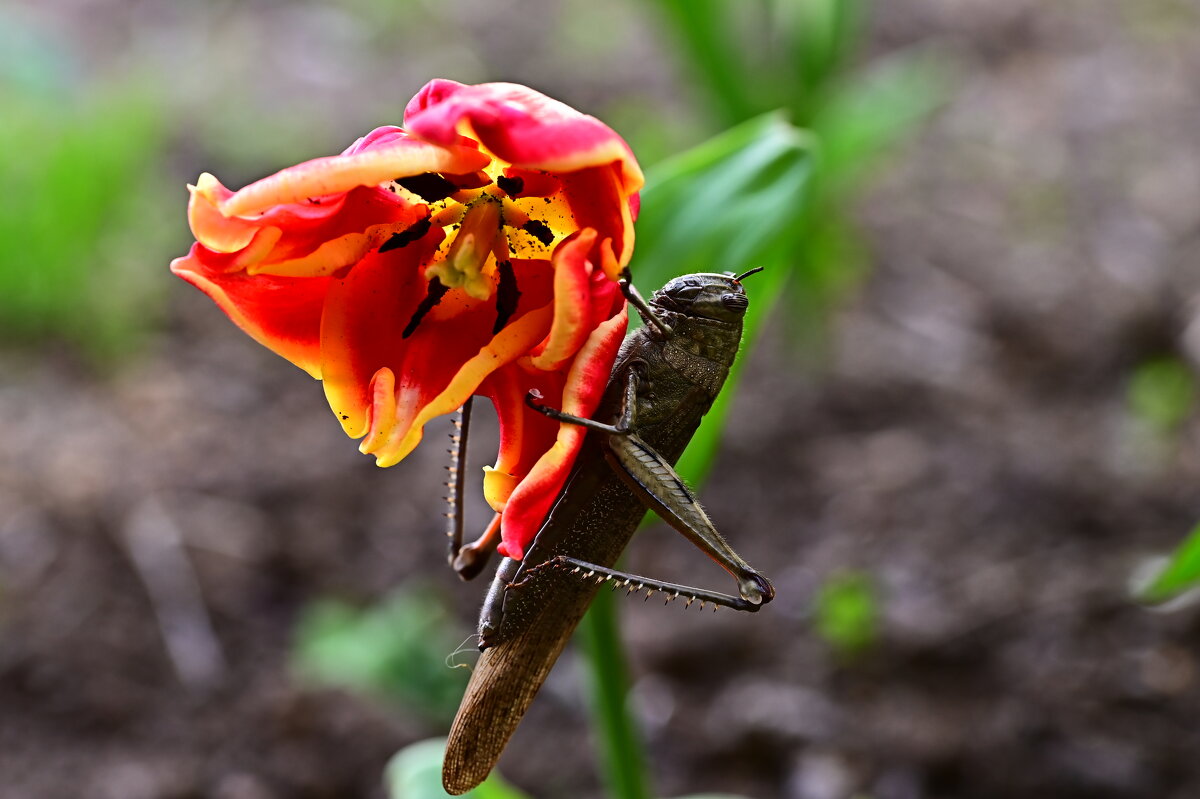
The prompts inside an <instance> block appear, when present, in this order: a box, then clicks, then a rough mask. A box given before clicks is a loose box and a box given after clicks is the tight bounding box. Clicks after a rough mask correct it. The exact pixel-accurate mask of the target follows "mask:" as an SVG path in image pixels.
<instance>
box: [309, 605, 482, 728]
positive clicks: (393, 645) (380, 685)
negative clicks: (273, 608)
mask: <svg viewBox="0 0 1200 799" xmlns="http://www.w3.org/2000/svg"><path fill="white" fill-rule="evenodd" d="M461 640H462V636H461V635H460V634H459V631H457V630H455V624H454V621H453V619H452V618H451V616H450V613H449V612H448V611H447V610H446V608H445V606H444V605H443V603H441V602H440V601H438V600H437V599H436V597H434V596H433V595H432V594H427V593H421V592H416V591H406V592H400V593H396V594H393V595H392V596H391V597H389V598H388V599H387V600H385V601H384V602H381V603H380V604H378V605H375V606H371V607H367V608H358V607H355V606H353V605H350V604H348V603H346V602H342V601H339V600H334V599H324V600H319V601H317V602H314V603H313V604H312V605H310V606H309V607H308V608H307V609H306V610H305V611H304V613H303V615H302V616H301V618H300V622H299V624H298V626H297V629H296V636H295V644H294V648H293V652H292V659H293V662H294V663H295V666H296V669H297V671H298V672H299V674H300V675H301V676H302V677H303V678H305V679H308V680H311V681H313V682H317V683H321V684H326V685H334V686H339V687H343V688H349V689H352V690H355V691H359V692H361V693H365V694H368V695H373V696H380V697H383V698H388V699H393V700H397V701H399V702H402V703H403V704H404V705H405V706H407V707H410V708H412V709H414V710H416V711H418V712H420V713H423V714H424V715H425V716H427V717H428V718H429V719H430V720H432V721H438V722H441V721H449V719H450V718H451V717H453V715H454V711H455V709H456V708H457V707H458V700H459V698H460V697H461V696H462V692H463V690H464V689H465V688H466V683H467V678H468V676H469V674H468V671H467V669H455V668H450V667H449V666H448V665H447V662H446V656H447V655H448V654H450V653H451V652H453V651H455V649H456V647H457V646H458V645H459V642H460V641H461Z"/></svg>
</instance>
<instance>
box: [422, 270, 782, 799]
mask: <svg viewBox="0 0 1200 799" xmlns="http://www.w3.org/2000/svg"><path fill="white" fill-rule="evenodd" d="M757 271H758V270H757V269H753V270H751V271H750V272H746V273H745V274H742V275H739V276H737V277H733V276H730V275H721V274H696V275H687V276H684V277H679V278H675V279H674V280H672V281H670V282H669V283H667V285H666V286H664V287H663V288H662V289H661V290H659V291H657V292H655V294H654V295H653V296H652V297H651V299H650V302H649V304H647V303H646V302H645V301H644V300H643V299H642V298H641V296H640V295H639V294H638V293H637V292H636V290H634V288H633V286H632V284H630V283H629V281H628V280H622V282H621V286H622V290H623V291H624V292H625V295H626V297H627V298H628V299H629V301H630V303H631V304H632V305H633V306H634V307H635V308H636V309H637V310H638V312H639V313H640V314H641V316H642V319H643V321H644V322H645V323H646V324H645V327H642V328H640V329H638V330H635V331H634V332H632V333H630V334H629V335H628V336H627V337H626V339H625V341H624V343H623V344H622V346H621V350H620V353H619V354H618V356H617V359H616V363H615V364H614V366H613V371H612V374H611V376H610V377H609V382H608V387H607V389H606V390H605V394H604V397H603V399H602V400H601V402H600V405H599V407H598V409H597V411H596V413H595V417H596V418H597V419H607V420H612V423H610V424H609V423H603V422H598V421H593V420H591V419H582V418H578V417H573V416H569V415H567V414H564V413H561V412H559V411H556V410H553V409H551V408H547V407H544V406H542V405H540V404H538V403H537V402H536V400H537V399H540V397H537V396H533V395H531V396H529V397H527V398H526V402H527V403H528V404H529V405H530V407H532V408H534V409H535V410H538V411H540V412H541V413H544V414H546V415H547V416H550V417H551V418H553V419H557V420H559V421H562V422H567V423H571V424H578V425H583V426H584V427H587V428H588V429H589V431H590V432H589V434H588V435H587V437H586V439H585V441H584V445H583V448H582V449H581V451H580V453H579V455H578V457H577V459H576V462H575V466H574V469H573V471H572V473H571V475H570V477H569V478H568V480H567V482H566V484H565V486H564V487H563V490H562V492H561V493H560V494H559V497H558V499H557V501H556V503H555V505H554V507H553V508H552V509H551V511H550V513H549V515H548V516H547V517H546V520H545V522H544V523H543V524H542V527H541V529H540V530H539V531H538V533H537V536H536V537H535V538H534V540H533V543H532V544H531V546H530V547H529V551H528V552H527V553H526V554H525V557H524V559H523V560H520V561H516V560H512V559H509V558H505V559H504V560H503V561H502V562H501V563H500V566H499V568H498V569H497V571H496V577H495V579H494V580H493V581H492V585H491V588H490V589H489V591H488V594H487V598H486V600H485V601H484V605H483V610H482V613H481V615H480V620H479V648H480V649H481V650H482V651H483V654H482V655H481V657H480V659H479V662H478V664H477V665H476V666H475V669H474V671H473V672H472V675H471V681H470V684H469V685H468V686H467V691H466V694H465V695H464V696H463V700H462V704H461V705H460V706H459V709H458V715H457V716H456V717H455V719H454V724H453V726H452V727H451V730H450V737H449V740H448V742H447V745H446V757H445V760H444V762H443V767H442V783H443V785H444V787H445V789H446V790H447V791H449V792H450V793H452V794H461V793H465V792H466V791H468V790H470V789H471V788H474V787H475V786H476V785H478V784H479V783H480V782H482V781H483V780H484V778H485V777H487V775H488V773H489V772H490V771H491V770H492V767H493V766H494V765H495V763H496V761H497V759H499V757H500V753H501V752H502V751H503V749H504V747H505V745H506V744H507V743H508V739H509V737H510V736H511V735H512V733H513V730H515V729H516V726H517V724H518V723H519V722H520V720H521V717H522V716H524V714H525V711H526V710H527V709H528V707H529V704H530V702H532V701H533V697H534V695H535V694H536V693H537V692H538V689H539V688H541V686H542V683H543V682H544V681H545V679H546V676H547V674H549V672H550V669H551V667H552V666H553V665H554V662H555V661H556V660H557V659H558V656H559V654H560V653H561V652H562V650H563V647H564V646H565V645H566V643H567V640H568V639H569V638H570V637H571V633H572V632H573V631H574V630H575V627H576V625H577V624H578V623H579V620H580V619H581V618H582V617H583V614H584V612H585V611H586V610H587V608H588V605H589V604H591V601H592V598H593V596H594V595H595V593H596V591H597V590H598V588H599V586H600V585H601V584H602V583H605V582H611V583H614V584H615V585H620V586H624V587H626V588H627V589H629V590H630V591H633V590H637V591H642V592H646V593H647V594H648V595H649V593H651V592H653V591H661V592H664V593H665V594H666V595H667V601H671V600H673V599H677V598H679V597H684V598H685V600H686V603H687V604H688V605H691V604H692V602H694V601H699V602H700V603H701V606H703V605H704V604H705V603H713V604H714V606H715V605H723V606H726V607H730V608H734V609H736V610H749V611H755V610H758V609H759V608H760V607H761V606H762V605H763V604H765V603H767V602H769V601H771V599H772V598H773V597H774V596H775V589H774V588H773V587H772V586H771V584H770V582H768V581H767V580H766V578H764V577H763V576H762V575H760V574H759V573H758V572H757V571H755V570H754V569H752V568H751V567H750V565H749V564H747V563H746V562H745V561H744V560H742V558H741V557H740V556H739V555H738V554H737V553H736V552H734V551H733V549H732V548H731V547H730V546H729V545H728V544H727V543H726V542H725V540H724V539H723V538H722V537H721V534H720V533H718V532H717V530H716V528H715V527H713V524H712V522H711V521H710V520H709V518H708V516H707V514H705V512H704V510H703V509H702V508H701V507H700V504H699V502H697V500H696V498H695V496H694V495H693V494H692V492H691V490H690V489H689V488H688V487H687V486H686V485H685V484H684V482H683V480H682V479H681V478H680V477H679V475H678V474H676V472H675V470H674V468H673V465H674V464H675V462H676V461H677V460H678V459H679V456H680V455H681V454H682V453H683V450H684V447H686V446H687V443H688V441H690V440H691V438H692V435H693V434H694V433H695V431H696V428H697V427H698V426H699V424H700V419H701V417H702V416H704V414H705V413H706V412H707V411H708V410H709V408H710V407H712V404H713V401H714V400H715V399H716V397H717V394H718V393H719V392H720V391H721V387H722V386H723V385H724V383H725V379H726V377H727V376H728V374H729V368H730V366H731V365H732V364H733V360H734V357H735V356H736V355H737V351H738V346H739V344H740V343H741V338H742V318H743V316H744V315H745V313H746V309H747V307H748V306H749V300H748V299H747V298H746V293H745V290H744V289H743V288H742V284H741V279H742V278H744V277H746V276H747V275H749V274H752V273H754V272H757ZM467 414H469V407H465V408H464V418H463V421H462V430H461V434H460V435H459V436H458V441H459V451H457V452H455V453H453V454H454V455H455V463H454V465H453V466H452V471H454V472H455V477H454V478H452V480H451V485H452V486H455V487H456V488H455V491H454V492H452V493H453V494H455V496H454V497H452V498H451V500H452V504H453V505H454V508H455V511H454V512H453V513H452V514H451V515H452V516H453V517H454V523H453V525H452V529H451V532H450V535H451V561H452V563H453V564H454V567H455V569H456V570H457V571H458V572H459V574H460V575H463V576H464V578H466V577H470V576H473V575H474V574H477V573H478V572H479V570H480V569H481V568H482V561H483V560H484V559H485V558H486V556H487V553H488V551H489V546H494V543H490V544H489V543H485V542H494V540H495V535H494V530H493V531H492V533H493V534H492V535H490V536H489V534H487V533H485V535H484V536H483V537H482V538H481V539H480V542H477V543H476V544H472V545H469V546H466V547H461V541H462V515H461V512H460V511H459V509H460V508H461V507H462V506H461V501H456V500H461V488H462V476H463V475H462V472H463V467H464V463H465V459H464V458H463V454H464V453H465V445H466V433H467V426H468V425H469V419H470V417H469V415H467ZM650 508H653V509H654V511H655V512H656V513H657V514H658V515H659V516H660V517H661V518H662V519H663V520H665V521H666V522H668V523H669V524H670V525H671V526H673V527H675V528H676V529H677V530H679V532H681V533H683V534H684V535H685V536H686V537H687V538H688V539H689V540H691V541H692V543H694V544H695V545H696V546H698V547H699V548H700V549H701V550H703V551H704V552H705V553H706V554H707V555H708V556H709V557H711V558H712V559H713V560H715V561H716V562H717V563H719V564H720V565H721V566H722V567H723V568H724V569H725V570H726V571H728V572H729V573H730V574H731V575H733V577H734V578H735V579H736V580H737V585H738V594H739V595H738V596H731V595H728V594H721V593H716V592H713V591H705V590H701V589H696V588H689V587H687V586H683V585H675V584H673V583H666V582H662V581H660V580H653V579H649V578H645V577H638V576H636V575H632V574H626V573H624V572H620V571H617V570H615V569H613V568H612V566H613V564H614V563H615V562H616V560H617V558H618V557H619V556H620V554H621V552H622V551H623V550H624V549H625V546H626V545H627V544H628V543H629V540H630V539H631V538H632V537H633V534H634V532H635V531H636V530H637V527H638V524H639V522H641V520H642V517H643V516H644V515H645V514H646V511H647V510H648V509H650ZM494 524H495V523H493V525H494ZM714 609H715V607H714Z"/></svg>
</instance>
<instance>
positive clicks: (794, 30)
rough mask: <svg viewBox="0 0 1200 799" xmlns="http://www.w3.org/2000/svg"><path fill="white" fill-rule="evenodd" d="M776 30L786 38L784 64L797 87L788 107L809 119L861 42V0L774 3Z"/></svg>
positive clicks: (798, 116) (862, 10)
mask: <svg viewBox="0 0 1200 799" xmlns="http://www.w3.org/2000/svg"><path fill="white" fill-rule="evenodd" d="M774 5H775V12H776V15H777V25H776V27H777V28H778V29H779V30H781V31H782V32H783V33H784V35H785V36H786V37H787V38H786V41H787V43H788V48H787V50H788V52H787V57H788V58H787V60H788V61H789V62H790V63H792V64H794V65H795V70H796V74H797V77H798V86H797V87H796V89H795V90H794V94H795V97H794V99H793V101H792V103H791V106H792V108H793V109H794V110H795V111H796V113H797V117H796V118H797V119H798V120H807V119H809V116H810V113H811V109H813V108H815V107H816V106H817V105H818V104H819V102H820V100H821V98H822V95H823V94H824V92H825V90H826V87H827V85H828V84H829V82H830V79H831V78H833V77H834V76H836V75H837V74H839V73H840V71H841V70H842V69H844V68H845V66H846V64H847V62H849V60H850V57H851V56H852V55H853V53H854V50H855V49H856V48H857V46H858V43H859V41H860V40H861V38H862V35H861V31H862V21H863V12H864V10H865V9H864V5H865V4H864V2H862V0H776V2H775V4H774Z"/></svg>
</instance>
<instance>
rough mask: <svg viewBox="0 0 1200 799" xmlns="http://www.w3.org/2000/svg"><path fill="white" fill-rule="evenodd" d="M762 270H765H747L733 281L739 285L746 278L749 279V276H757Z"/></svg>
mask: <svg viewBox="0 0 1200 799" xmlns="http://www.w3.org/2000/svg"><path fill="white" fill-rule="evenodd" d="M764 269H766V267H765V266H756V267H754V268H753V269H747V270H746V271H745V272H742V273H741V274H740V275H738V276H737V277H735V278H734V280H736V281H737V282H739V283H741V282H742V281H743V280H745V279H746V278H748V277H750V276H751V275H757V274H758V273H759V272H761V271H762V270H764Z"/></svg>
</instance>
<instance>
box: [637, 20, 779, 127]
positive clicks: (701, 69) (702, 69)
mask: <svg viewBox="0 0 1200 799" xmlns="http://www.w3.org/2000/svg"><path fill="white" fill-rule="evenodd" d="M657 5H658V7H659V8H660V9H661V11H662V13H663V16H664V17H665V19H666V20H667V22H668V23H669V24H670V26H671V28H672V29H673V32H674V34H675V36H676V38H677V39H678V42H679V45H680V49H681V50H683V52H684V54H685V55H686V56H687V57H688V60H689V65H690V67H691V70H692V73H693V81H694V82H696V83H698V84H699V85H701V86H703V87H704V88H705V89H707V91H708V94H709V99H710V101H711V102H712V104H713V105H714V106H715V110H716V112H717V114H718V116H719V117H721V118H722V119H723V120H724V121H725V122H726V123H727V124H728V123H734V122H740V121H741V120H743V119H746V118H747V117H749V116H751V115H752V114H754V112H755V110H756V108H755V103H754V102H753V101H752V100H751V99H750V97H749V94H750V92H749V91H748V87H751V86H752V83H751V81H749V80H747V77H746V64H745V60H744V58H743V51H742V49H741V48H740V47H739V46H738V42H737V37H734V36H730V35H729V30H730V27H731V25H732V23H733V22H734V20H733V19H732V18H731V17H732V15H731V14H730V11H731V10H733V11H735V13H738V14H741V13H744V12H745V11H746V8H745V7H746V5H748V4H747V3H745V2H744V0H743V2H740V3H737V4H736V7H735V4H731V3H728V2H726V1H725V0H657ZM697 78H698V79H699V80H698V81H697V80H696V79H697Z"/></svg>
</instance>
